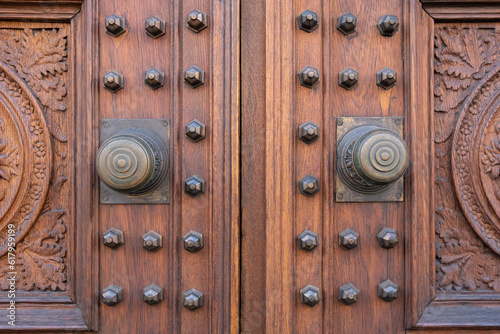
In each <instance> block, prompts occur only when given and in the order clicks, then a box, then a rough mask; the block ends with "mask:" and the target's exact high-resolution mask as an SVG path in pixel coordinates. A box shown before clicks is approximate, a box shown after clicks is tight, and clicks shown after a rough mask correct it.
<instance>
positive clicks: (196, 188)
mask: <svg viewBox="0 0 500 334" xmlns="http://www.w3.org/2000/svg"><path fill="white" fill-rule="evenodd" d="M184 191H185V192H186V193H187V194H189V195H191V196H193V197H197V196H200V195H201V194H203V193H204V192H205V181H204V180H203V179H202V178H201V177H199V176H197V175H193V176H191V177H188V178H187V179H186V180H185V181H184Z"/></svg>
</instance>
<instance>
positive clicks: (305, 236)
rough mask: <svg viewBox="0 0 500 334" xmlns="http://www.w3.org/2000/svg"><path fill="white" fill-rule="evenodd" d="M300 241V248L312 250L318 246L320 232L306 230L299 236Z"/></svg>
mask: <svg viewBox="0 0 500 334" xmlns="http://www.w3.org/2000/svg"><path fill="white" fill-rule="evenodd" d="M297 239H298V241H299V248H300V249H302V250H305V251H312V250H313V249H314V248H316V247H317V246H318V234H317V233H315V232H313V231H309V230H305V231H303V232H302V233H301V234H299V236H298V237H297Z"/></svg>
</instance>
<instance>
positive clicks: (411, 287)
mask: <svg viewBox="0 0 500 334" xmlns="http://www.w3.org/2000/svg"><path fill="white" fill-rule="evenodd" d="M405 6H406V7H405V10H404V13H405V15H406V17H407V18H406V20H405V21H406V22H407V24H406V27H405V31H404V33H405V44H406V47H405V50H406V53H405V58H406V63H405V67H406V68H405V72H406V78H405V82H404V84H405V87H404V89H405V102H406V105H405V109H406V110H405V115H406V117H405V128H406V129H407V130H406V131H405V133H406V140H407V142H408V143H409V147H410V168H409V177H408V178H407V179H406V194H405V197H406V199H405V201H406V233H405V236H406V240H405V245H406V249H405V267H406V269H405V272H406V286H407V290H408V291H407V293H406V300H405V308H406V310H407V311H406V328H411V327H412V326H414V325H415V324H416V323H417V321H418V319H419V317H420V315H421V314H422V312H423V310H424V308H425V307H426V306H427V304H428V303H429V302H430V301H431V300H432V299H433V298H434V295H435V290H434V219H433V217H434V214H433V212H434V208H433V203H434V190H433V188H434V187H433V185H434V169H433V166H434V164H433V157H434V149H433V139H434V135H433V134H434V132H433V113H434V108H433V80H432V78H433V76H432V73H433V62H432V61H433V54H434V53H433V51H434V48H433V45H434V44H433V43H434V38H433V31H434V24H433V20H432V18H431V17H430V16H428V15H427V13H425V12H424V11H423V9H422V7H421V4H420V2H419V1H418V0H410V1H407V2H405Z"/></svg>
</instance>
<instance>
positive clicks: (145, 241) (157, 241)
mask: <svg viewBox="0 0 500 334" xmlns="http://www.w3.org/2000/svg"><path fill="white" fill-rule="evenodd" d="M142 247H144V248H145V249H147V250H148V251H150V252H156V251H157V250H159V249H160V248H162V247H163V237H162V236H161V234H160V233H158V232H156V231H153V230H151V231H149V232H148V233H146V234H144V235H143V236H142Z"/></svg>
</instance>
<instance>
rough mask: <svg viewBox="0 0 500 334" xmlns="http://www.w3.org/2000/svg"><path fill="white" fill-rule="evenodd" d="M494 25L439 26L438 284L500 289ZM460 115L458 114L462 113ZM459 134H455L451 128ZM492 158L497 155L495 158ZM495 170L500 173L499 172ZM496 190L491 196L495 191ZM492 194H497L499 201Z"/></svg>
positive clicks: (499, 80) (499, 84) (499, 117)
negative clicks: (473, 26)
mask: <svg viewBox="0 0 500 334" xmlns="http://www.w3.org/2000/svg"><path fill="white" fill-rule="evenodd" d="M497 34H498V33H497V32H496V31H495V30H494V29H491V28H488V29H486V28H485V29H479V28H469V27H455V26H453V27H451V26H438V27H436V33H435V35H436V36H435V41H436V43H435V75H434V78H435V79H434V83H435V91H434V92H435V113H434V116H435V123H434V128H435V171H436V174H435V177H436V179H435V207H436V220H435V223H436V280H437V282H436V283H437V285H436V286H437V289H438V290H439V291H462V290H469V291H488V290H489V291H491V290H493V291H496V292H500V269H499V268H500V256H498V254H497V253H499V251H500V244H499V240H500V233H499V231H500V228H499V227H500V223H499V221H498V220H499V218H498V217H499V215H498V212H496V211H495V210H491V207H496V208H497V210H499V211H500V201H498V198H496V192H495V191H494V188H495V185H496V183H497V182H500V178H499V179H498V181H497V177H498V175H497V174H496V173H497V172H500V171H499V170H498V168H497V166H496V162H495V161H496V158H498V156H496V155H495V154H497V153H499V152H498V151H497V150H498V148H500V146H498V142H495V141H498V139H499V138H498V137H497V133H498V132H496V129H497V127H496V124H497V122H498V121H500V112H496V110H497V106H498V104H497V101H499V100H497V97H498V96H500V74H499V73H500V68H499V67H498V66H499V64H500V59H497V56H496V55H497V50H498V46H497V43H496V41H497V38H496V36H497ZM457 116H458V118H457ZM452 135H453V136H452ZM490 158H492V160H491V159H490ZM495 175H496V176H495ZM492 195H493V196H492ZM491 197H495V201H498V203H493V204H492V202H490V201H491V199H490V198H491Z"/></svg>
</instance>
